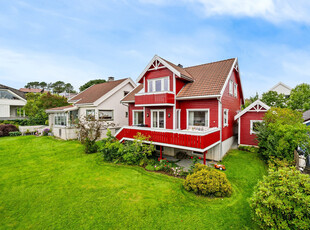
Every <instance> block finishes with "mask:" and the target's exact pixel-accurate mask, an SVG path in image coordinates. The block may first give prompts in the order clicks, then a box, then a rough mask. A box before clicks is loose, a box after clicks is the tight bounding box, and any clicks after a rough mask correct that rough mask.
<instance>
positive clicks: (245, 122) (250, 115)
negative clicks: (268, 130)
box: [239, 112, 265, 145]
mask: <svg viewBox="0 0 310 230" xmlns="http://www.w3.org/2000/svg"><path fill="white" fill-rule="evenodd" d="M264 115H265V112H247V113H245V114H243V115H242V116H241V117H240V119H241V121H240V124H239V125H240V133H239V135H240V144H241V145H257V140H256V135H255V134H251V133H250V131H251V120H263V116H264Z"/></svg>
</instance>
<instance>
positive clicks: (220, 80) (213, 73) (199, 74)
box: [177, 58, 235, 98]
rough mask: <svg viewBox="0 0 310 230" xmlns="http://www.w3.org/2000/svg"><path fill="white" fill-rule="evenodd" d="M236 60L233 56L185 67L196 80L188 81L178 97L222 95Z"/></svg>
mask: <svg viewBox="0 0 310 230" xmlns="http://www.w3.org/2000/svg"><path fill="white" fill-rule="evenodd" d="M234 62H235V58H232V59H227V60H223V61H218V62H212V63H207V64H203V65H197V66H191V67H187V68H185V70H186V71H187V72H188V73H189V74H190V75H191V76H192V78H193V79H194V81H193V82H190V83H187V84H186V85H185V86H184V87H183V89H181V91H180V92H179V93H178V95H177V98H178V97H194V96H209V95H220V94H221V90H222V88H223V86H224V84H225V81H226V79H227V76H228V74H229V72H230V70H231V68H232V65H233V63H234Z"/></svg>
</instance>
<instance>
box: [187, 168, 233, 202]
mask: <svg viewBox="0 0 310 230" xmlns="http://www.w3.org/2000/svg"><path fill="white" fill-rule="evenodd" d="M195 168H196V169H197V171H196V172H194V173H193V174H189V175H188V176H187V177H186V179H185V181H184V183H183V185H184V188H185V189H186V190H187V191H192V192H194V193H196V194H198V195H204V196H215V197H226V196H230V195H231V194H232V187H231V184H230V182H229V181H228V180H227V177H226V174H225V173H223V172H220V171H218V170H216V169H213V168H210V167H202V166H199V165H198V166H197V167H195ZM198 169H199V170H198Z"/></svg>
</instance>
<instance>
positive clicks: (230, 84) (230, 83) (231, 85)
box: [229, 80, 234, 95]
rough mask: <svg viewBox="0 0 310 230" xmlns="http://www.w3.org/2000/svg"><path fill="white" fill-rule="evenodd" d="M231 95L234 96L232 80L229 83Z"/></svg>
mask: <svg viewBox="0 0 310 230" xmlns="http://www.w3.org/2000/svg"><path fill="white" fill-rule="evenodd" d="M229 94H230V95H233V94H234V82H233V81H232V80H230V81H229Z"/></svg>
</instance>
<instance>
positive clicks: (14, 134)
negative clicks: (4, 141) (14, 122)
mask: <svg viewBox="0 0 310 230" xmlns="http://www.w3.org/2000/svg"><path fill="white" fill-rule="evenodd" d="M21 135H22V133H21V132H19V131H15V132H9V136H10V137H16V136H21Z"/></svg>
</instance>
